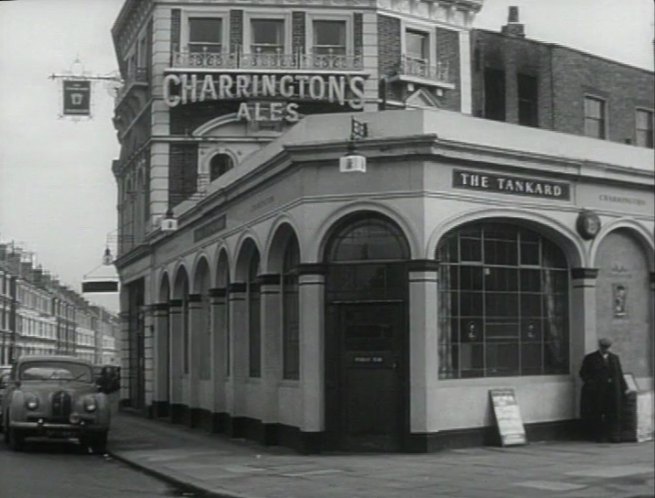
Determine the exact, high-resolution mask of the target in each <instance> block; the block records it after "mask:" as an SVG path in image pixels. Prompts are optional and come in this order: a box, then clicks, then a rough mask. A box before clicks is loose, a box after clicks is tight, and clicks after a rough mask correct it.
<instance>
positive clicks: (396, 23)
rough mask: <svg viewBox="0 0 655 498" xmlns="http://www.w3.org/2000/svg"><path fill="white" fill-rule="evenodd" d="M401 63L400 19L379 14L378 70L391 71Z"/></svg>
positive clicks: (381, 71) (382, 73)
mask: <svg viewBox="0 0 655 498" xmlns="http://www.w3.org/2000/svg"><path fill="white" fill-rule="evenodd" d="M399 63H400V19H397V18H395V17H388V16H378V71H379V74H380V76H384V75H386V74H389V73H391V72H392V71H393V70H394V69H395V68H396V66H397V65H398V64H399Z"/></svg>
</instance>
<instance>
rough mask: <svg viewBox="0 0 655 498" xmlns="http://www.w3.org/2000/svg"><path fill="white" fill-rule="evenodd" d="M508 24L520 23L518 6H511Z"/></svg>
mask: <svg viewBox="0 0 655 498" xmlns="http://www.w3.org/2000/svg"><path fill="white" fill-rule="evenodd" d="M507 22H519V8H518V7H517V6H516V5H512V6H510V8H509V15H508V17H507Z"/></svg>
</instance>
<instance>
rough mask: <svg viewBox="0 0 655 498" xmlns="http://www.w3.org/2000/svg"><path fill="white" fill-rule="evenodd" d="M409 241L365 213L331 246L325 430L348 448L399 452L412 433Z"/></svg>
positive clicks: (343, 228) (340, 232) (332, 441)
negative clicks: (408, 317) (404, 436)
mask: <svg viewBox="0 0 655 498" xmlns="http://www.w3.org/2000/svg"><path fill="white" fill-rule="evenodd" d="M408 259H409V248H408V244H407V241H406V239H405V237H404V235H403V233H402V232H401V230H400V229H399V228H398V227H397V226H396V224H395V223H393V222H391V221H390V220H387V219H386V218H384V217H382V216H379V215H376V214H372V213H365V214H362V215H360V216H356V217H350V218H348V219H346V220H345V221H344V222H343V223H341V224H340V225H339V226H338V227H337V229H336V230H335V232H334V233H333V235H332V236H331V237H330V239H329V242H328V244H327V247H326V251H325V262H326V263H327V266H328V269H327V275H326V294H325V298H326V328H325V352H326V361H325V365H326V367H325V382H326V389H325V396H326V432H327V433H328V440H329V442H330V444H331V445H332V444H333V445H334V446H336V447H337V448H339V449H344V450H373V451H375V450H379V451H394V450H398V449H400V448H401V444H402V436H403V434H405V433H406V432H408V413H409V408H408V407H409V403H408V388H407V379H408V374H407V372H408V369H409V366H408V357H409V355H408V333H407V331H408V320H407V300H408V296H407V292H408V291H407V269H406V262H407V260H408Z"/></svg>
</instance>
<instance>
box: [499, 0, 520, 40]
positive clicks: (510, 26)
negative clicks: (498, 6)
mask: <svg viewBox="0 0 655 498" xmlns="http://www.w3.org/2000/svg"><path fill="white" fill-rule="evenodd" d="M501 32H502V33H503V34H504V35H505V36H513V37H515V38H525V25H524V24H522V23H520V22H519V8H518V7H517V6H516V5H512V6H511V7H510V8H509V14H508V16H507V24H506V25H505V26H503V27H502V28H501Z"/></svg>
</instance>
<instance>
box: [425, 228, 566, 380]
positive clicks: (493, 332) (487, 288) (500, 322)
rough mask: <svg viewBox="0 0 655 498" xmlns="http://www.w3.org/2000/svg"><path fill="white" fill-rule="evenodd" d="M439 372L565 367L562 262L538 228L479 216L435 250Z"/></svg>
mask: <svg viewBox="0 0 655 498" xmlns="http://www.w3.org/2000/svg"><path fill="white" fill-rule="evenodd" d="M437 259H438V260H439V261H440V263H441V264H440V270H439V295H438V306H439V308H438V309H439V376H440V378H465V377H492V376H521V375H548V374H563V373H568V370H569V359H568V357H569V355H568V344H569V332H568V299H569V295H568V289H569V280H568V266H567V262H566V258H565V256H564V254H563V253H562V251H561V250H560V249H559V248H558V247H557V246H556V245H555V244H553V243H552V242H550V241H549V240H547V239H545V238H544V237H542V236H541V235H539V234H538V233H536V232H533V231H531V230H528V229H524V228H518V227H515V226H512V225H509V224H501V223H493V224H492V223H484V224H482V223H480V224H472V225H468V226H465V227H463V228H460V229H458V230H456V231H454V232H451V233H450V234H449V235H447V236H446V237H445V238H444V240H443V241H442V242H441V243H440V245H439V248H438V249H437Z"/></svg>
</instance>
